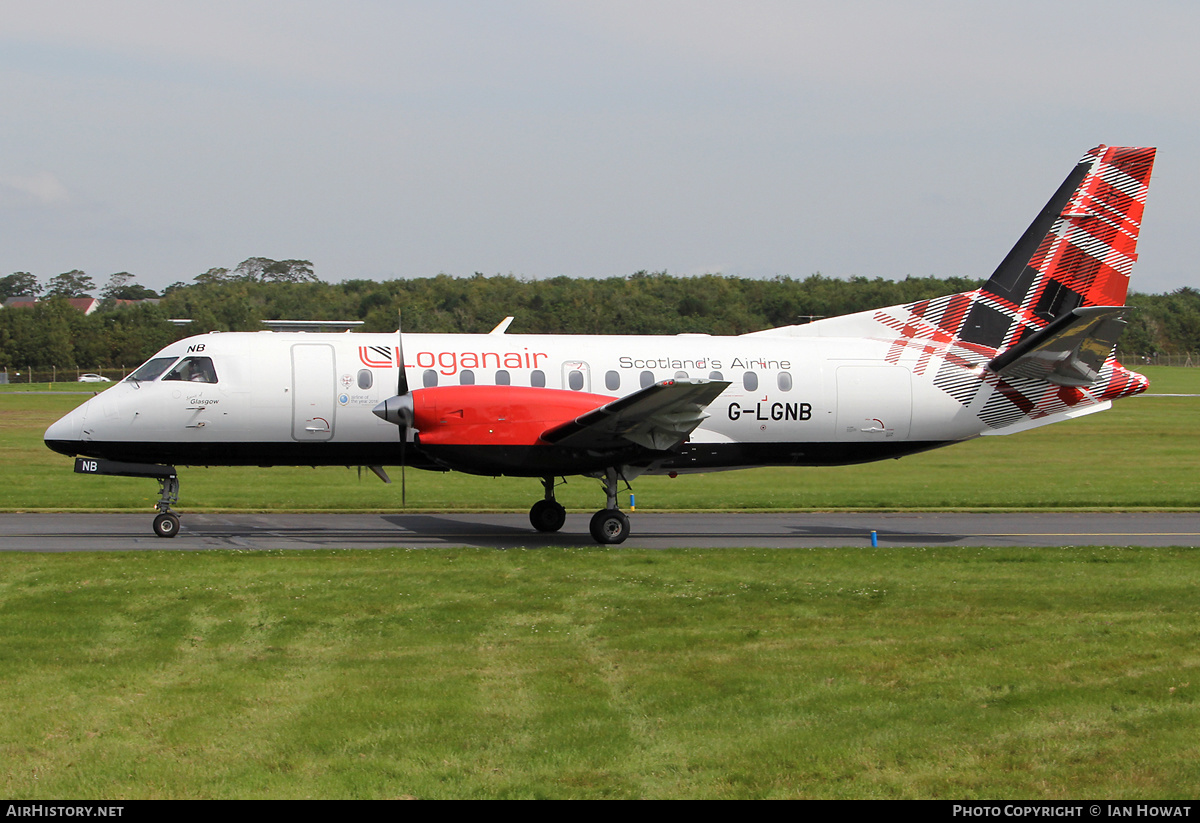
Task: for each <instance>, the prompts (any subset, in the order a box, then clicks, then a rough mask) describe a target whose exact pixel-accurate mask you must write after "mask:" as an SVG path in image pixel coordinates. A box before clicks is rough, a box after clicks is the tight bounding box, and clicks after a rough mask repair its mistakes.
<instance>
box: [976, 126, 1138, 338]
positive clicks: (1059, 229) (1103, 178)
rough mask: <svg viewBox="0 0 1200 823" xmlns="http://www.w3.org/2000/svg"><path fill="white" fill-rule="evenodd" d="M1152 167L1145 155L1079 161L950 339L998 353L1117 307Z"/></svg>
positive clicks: (1125, 151)
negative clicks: (1088, 312) (1079, 316)
mask: <svg viewBox="0 0 1200 823" xmlns="http://www.w3.org/2000/svg"><path fill="white" fill-rule="evenodd" d="M1153 166H1154V149H1153V148H1117V147H1111V148H1110V147H1108V146H1097V147H1096V148H1094V149H1092V150H1091V151H1089V152H1088V153H1087V154H1085V155H1084V156H1083V159H1082V160H1080V161H1079V163H1078V165H1076V166H1075V168H1074V169H1073V170H1072V171H1071V173H1070V174H1069V175H1067V179H1066V180H1065V181H1063V184H1062V185H1061V186H1059V188H1058V191H1056V192H1055V193H1054V196H1053V197H1051V198H1050V201H1049V202H1048V203H1047V204H1046V206H1045V208H1043V209H1042V210H1041V212H1040V213H1039V214H1038V216H1037V217H1036V218H1035V219H1034V221H1033V223H1032V224H1030V226H1029V228H1028V229H1026V230H1025V233H1024V234H1023V235H1021V239H1020V240H1018V241H1017V244H1016V245H1015V246H1013V248H1012V250H1011V251H1010V252H1009V253H1008V255H1007V256H1006V257H1005V258H1004V260H1003V261H1002V262H1001V263H1000V265H999V266H998V267H997V268H996V271H995V272H993V274H992V276H991V278H989V279H988V281H987V283H985V284H984V286H983V288H982V289H980V290H979V292H977V293H976V295H975V300H973V301H972V305H971V308H970V310H969V311H968V312H967V313H966V316H965V317H964V322H963V324H962V327H961V328H960V329H959V330H958V334H957V335H956V336H957V337H958V338H959V339H960V340H962V341H963V342H966V343H977V344H980V345H983V346H987V347H989V348H992V349H1003V348H1007V347H1009V346H1012V345H1015V344H1016V343H1019V342H1020V341H1021V339H1022V338H1023V337H1025V336H1026V335H1028V334H1031V333H1034V332H1037V331H1040V330H1041V329H1044V328H1045V327H1046V326H1047V325H1049V324H1050V323H1051V322H1052V321H1054V320H1056V319H1058V318H1060V317H1063V316H1064V315H1066V314H1069V313H1070V312H1071V311H1073V310H1074V309H1077V308H1081V307H1087V306H1121V305H1124V303H1125V295H1126V292H1127V291H1128V288H1129V274H1130V272H1131V270H1132V268H1133V262H1134V260H1136V259H1137V241H1138V232H1139V230H1140V229H1141V225H1142V210H1143V209H1144V208H1145V205H1146V191H1147V189H1148V187H1149V184H1150V171H1151V169H1152V168H1153Z"/></svg>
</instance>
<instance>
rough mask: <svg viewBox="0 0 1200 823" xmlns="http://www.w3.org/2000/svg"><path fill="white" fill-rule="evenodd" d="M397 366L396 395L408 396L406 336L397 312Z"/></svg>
mask: <svg viewBox="0 0 1200 823" xmlns="http://www.w3.org/2000/svg"><path fill="white" fill-rule="evenodd" d="M396 361H397V362H396V365H397V366H399V367H400V374H399V376H398V377H397V378H396V394H399V395H405V394H408V373H407V372H406V371H405V368H404V334H403V332H402V330H401V323H400V312H396Z"/></svg>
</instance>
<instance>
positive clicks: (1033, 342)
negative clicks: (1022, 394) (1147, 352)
mask: <svg viewBox="0 0 1200 823" xmlns="http://www.w3.org/2000/svg"><path fill="white" fill-rule="evenodd" d="M1128 311H1129V307H1128V306H1087V307H1083V308H1078V309H1075V310H1074V311H1071V312H1069V313H1068V314H1064V315H1063V316H1062V317H1059V318H1057V319H1056V320H1055V321H1054V322H1052V323H1051V324H1050V325H1048V326H1046V328H1044V329H1042V330H1041V331H1039V332H1037V333H1036V334H1033V335H1030V336H1029V337H1027V338H1025V339H1024V340H1022V341H1021V342H1020V343H1017V345H1015V346H1013V347H1012V348H1010V349H1008V350H1007V351H1005V352H1003V353H1002V354H1000V355H998V356H997V357H996V358H995V359H993V360H992V362H991V363H989V364H988V365H989V366H990V367H991V369H992V371H994V372H996V373H997V374H999V375H1000V376H1002V377H1025V378H1030V379H1033V380H1047V381H1049V382H1051V383H1054V384H1056V385H1059V386H1090V385H1092V383H1094V382H1095V381H1096V378H1097V377H1099V373H1100V367H1101V366H1103V365H1104V361H1106V360H1107V359H1108V357H1109V355H1110V354H1112V350H1113V346H1115V345H1116V344H1117V338H1119V337H1120V336H1121V332H1122V331H1124V330H1125V320H1124V317H1125V314H1126V313H1127V312H1128Z"/></svg>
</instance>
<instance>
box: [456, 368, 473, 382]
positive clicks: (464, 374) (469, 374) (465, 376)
mask: <svg viewBox="0 0 1200 823" xmlns="http://www.w3.org/2000/svg"><path fill="white" fill-rule="evenodd" d="M458 385H460V386H474V385H475V372H473V371H471V370H470V369H463V370H462V371H460V372H459V373H458Z"/></svg>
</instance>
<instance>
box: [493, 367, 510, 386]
mask: <svg viewBox="0 0 1200 823" xmlns="http://www.w3.org/2000/svg"><path fill="white" fill-rule="evenodd" d="M496 385H497V386H511V385H512V375H510V374H509V373H508V370H507V369H500V371H498V372H496Z"/></svg>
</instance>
